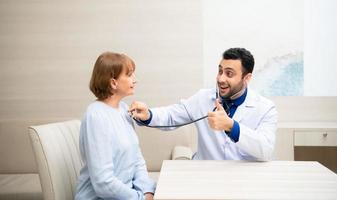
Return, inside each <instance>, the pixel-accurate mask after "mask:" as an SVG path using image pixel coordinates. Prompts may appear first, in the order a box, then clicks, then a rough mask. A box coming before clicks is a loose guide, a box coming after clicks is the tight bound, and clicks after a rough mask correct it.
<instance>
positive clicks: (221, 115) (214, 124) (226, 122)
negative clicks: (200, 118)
mask: <svg viewBox="0 0 337 200" xmlns="http://www.w3.org/2000/svg"><path fill="white" fill-rule="evenodd" d="M215 106H216V110H215V111H214V112H209V113H208V124H209V126H210V127H211V128H212V129H214V130H217V131H220V130H221V131H230V130H232V128H233V124H234V121H233V119H231V118H230V117H228V115H227V113H226V111H225V109H224V108H223V107H222V105H221V104H220V103H219V100H218V99H216V101H215Z"/></svg>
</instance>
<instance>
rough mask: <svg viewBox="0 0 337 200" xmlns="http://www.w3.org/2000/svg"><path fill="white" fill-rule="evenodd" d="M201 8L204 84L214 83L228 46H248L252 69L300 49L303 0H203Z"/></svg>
mask: <svg viewBox="0 0 337 200" xmlns="http://www.w3.org/2000/svg"><path fill="white" fill-rule="evenodd" d="M202 8H203V25H204V26H203V33H204V35H203V53H204V54H203V56H204V74H203V75H204V86H205V87H213V86H214V85H215V76H216V72H217V66H218V64H219V62H220V59H221V55H222V53H223V52H224V51H225V50H226V49H228V48H231V47H244V48H246V49H248V50H250V51H251V52H252V54H253V55H254V58H255V61H256V64H255V69H254V70H255V71H256V70H259V69H260V68H262V67H263V66H264V65H265V64H266V62H267V61H268V59H270V58H272V57H275V56H281V55H285V54H289V53H292V52H297V51H302V49H303V0H274V1H270V0H259V1H249V0H239V1H238V0H226V1H223V0H214V1H207V0H203V1H202ZM253 79H254V77H253Z"/></svg>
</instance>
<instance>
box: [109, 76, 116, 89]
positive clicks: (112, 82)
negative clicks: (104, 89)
mask: <svg viewBox="0 0 337 200" xmlns="http://www.w3.org/2000/svg"><path fill="white" fill-rule="evenodd" d="M110 85H111V88H112V89H114V90H116V89H117V85H118V83H117V81H116V79H114V78H112V79H111V81H110Z"/></svg>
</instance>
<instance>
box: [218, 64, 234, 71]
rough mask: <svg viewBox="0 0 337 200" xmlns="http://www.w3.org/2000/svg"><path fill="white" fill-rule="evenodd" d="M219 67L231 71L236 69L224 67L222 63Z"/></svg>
mask: <svg viewBox="0 0 337 200" xmlns="http://www.w3.org/2000/svg"><path fill="white" fill-rule="evenodd" d="M219 68H221V69H222V68H224V69H226V70H231V71H234V69H233V68H231V67H224V66H222V65H219Z"/></svg>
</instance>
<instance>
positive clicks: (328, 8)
mask: <svg viewBox="0 0 337 200" xmlns="http://www.w3.org/2000/svg"><path fill="white" fill-rule="evenodd" d="M304 16H305V24H304V40H305V43H304V66H305V70H304V79H305V81H304V94H305V95H306V96H337V87H336V84H335V83H336V79H337V1H335V0H308V1H305V13H304Z"/></svg>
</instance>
